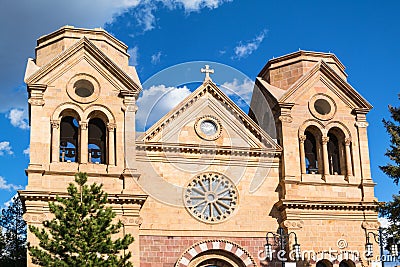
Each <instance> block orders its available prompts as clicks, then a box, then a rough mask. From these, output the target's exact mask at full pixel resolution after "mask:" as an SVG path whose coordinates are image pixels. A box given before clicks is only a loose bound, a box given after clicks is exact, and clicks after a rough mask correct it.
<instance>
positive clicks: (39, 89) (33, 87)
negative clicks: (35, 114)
mask: <svg viewBox="0 0 400 267" xmlns="http://www.w3.org/2000/svg"><path fill="white" fill-rule="evenodd" d="M46 89H47V85H45V84H28V92H29V94H30V97H29V100H28V103H29V104H31V105H32V106H43V105H44V103H45V101H44V99H43V94H44V91H46Z"/></svg>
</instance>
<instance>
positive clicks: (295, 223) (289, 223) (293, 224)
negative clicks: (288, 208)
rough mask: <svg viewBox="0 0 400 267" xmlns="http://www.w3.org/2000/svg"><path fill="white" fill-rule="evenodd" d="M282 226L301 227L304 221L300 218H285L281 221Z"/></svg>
mask: <svg viewBox="0 0 400 267" xmlns="http://www.w3.org/2000/svg"><path fill="white" fill-rule="evenodd" d="M283 226H285V227H286V228H288V229H301V228H303V226H304V221H302V220H286V221H284V222H283Z"/></svg>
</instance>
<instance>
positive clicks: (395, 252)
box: [365, 227, 399, 267]
mask: <svg viewBox="0 0 400 267" xmlns="http://www.w3.org/2000/svg"><path fill="white" fill-rule="evenodd" d="M370 235H372V240H374V241H375V242H376V243H377V244H378V245H379V248H380V257H381V262H382V267H384V263H385V261H384V260H383V255H384V254H383V250H384V248H385V242H384V238H383V228H382V227H379V229H378V234H376V233H374V232H367V243H366V244H365V251H366V254H365V256H366V257H367V258H372V257H373V256H374V246H373V244H372V243H371V241H370ZM386 241H387V240H386ZM390 255H391V256H393V257H398V256H399V244H397V241H396V239H393V243H392V244H391V245H390Z"/></svg>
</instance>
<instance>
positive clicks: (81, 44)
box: [25, 37, 141, 97]
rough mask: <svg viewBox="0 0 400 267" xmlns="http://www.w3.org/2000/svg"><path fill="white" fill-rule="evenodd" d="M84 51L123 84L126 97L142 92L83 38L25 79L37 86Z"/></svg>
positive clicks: (106, 57) (138, 86)
mask: <svg viewBox="0 0 400 267" xmlns="http://www.w3.org/2000/svg"><path fill="white" fill-rule="evenodd" d="M81 49H84V50H85V51H87V52H88V53H89V54H90V55H91V56H93V57H94V58H95V59H96V60H97V62H99V64H101V65H102V66H104V67H105V68H106V69H107V70H108V71H109V72H110V73H111V74H112V75H113V76H114V77H116V78H117V79H118V80H119V81H121V83H122V84H123V85H124V86H125V87H126V88H127V89H126V90H123V91H121V94H124V95H133V96H135V97H137V96H138V95H139V93H140V91H141V87H140V85H138V84H136V82H135V81H134V80H133V79H132V78H131V77H130V76H129V75H128V74H126V73H125V72H124V71H123V70H122V69H121V68H119V67H118V65H116V64H115V63H114V62H113V61H112V60H111V59H110V58H109V57H108V56H107V55H106V54H104V53H103V52H102V51H101V50H100V49H99V48H97V47H96V45H94V44H93V43H92V42H91V41H90V40H89V39H88V38H86V37H83V38H82V39H81V40H79V41H78V42H77V43H76V44H74V45H73V46H71V47H69V48H68V49H67V50H65V51H64V52H63V53H61V54H59V55H58V56H57V57H55V58H54V59H53V60H51V61H50V62H49V63H48V64H46V65H44V66H43V67H41V68H40V69H39V70H38V71H36V72H35V73H33V74H32V75H31V76H30V77H27V78H26V79H25V82H26V83H27V84H35V83H37V82H38V81H40V79H42V78H43V77H44V76H46V75H47V74H48V73H50V72H51V71H52V70H53V69H55V68H56V67H57V66H59V65H61V64H62V63H63V62H65V61H66V60H68V59H69V58H71V57H72V56H73V55H75V54H76V53H77V52H78V51H79V50H81Z"/></svg>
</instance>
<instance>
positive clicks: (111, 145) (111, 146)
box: [107, 123, 116, 166]
mask: <svg viewBox="0 0 400 267" xmlns="http://www.w3.org/2000/svg"><path fill="white" fill-rule="evenodd" d="M114 129H115V123H108V124H107V131H108V139H107V140H108V148H107V149H108V165H112V166H114V165H116V164H115V140H114V139H115V135H114Z"/></svg>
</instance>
